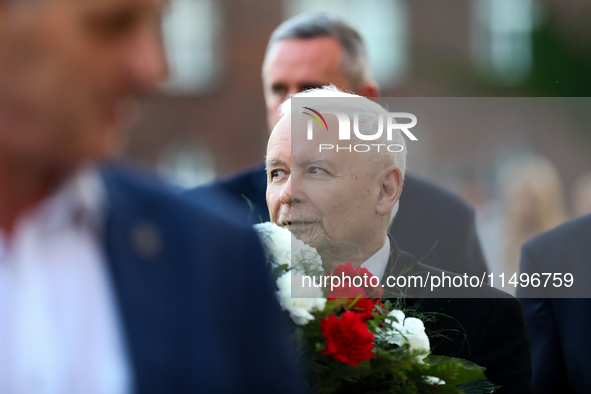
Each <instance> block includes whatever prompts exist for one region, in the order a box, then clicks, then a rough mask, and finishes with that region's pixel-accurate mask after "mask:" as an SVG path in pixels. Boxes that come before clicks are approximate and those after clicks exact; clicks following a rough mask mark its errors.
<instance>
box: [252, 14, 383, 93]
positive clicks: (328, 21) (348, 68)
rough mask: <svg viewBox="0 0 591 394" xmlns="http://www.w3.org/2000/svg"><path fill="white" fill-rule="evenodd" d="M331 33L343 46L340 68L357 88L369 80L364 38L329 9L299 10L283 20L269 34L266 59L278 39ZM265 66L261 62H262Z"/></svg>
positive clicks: (355, 88) (330, 35)
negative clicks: (300, 12)
mask: <svg viewBox="0 0 591 394" xmlns="http://www.w3.org/2000/svg"><path fill="white" fill-rule="evenodd" d="M319 37H334V38H336V39H337V40H339V43H340V44H341V48H343V59H341V71H342V72H343V75H344V76H345V77H346V78H347V80H348V81H349V84H350V85H351V89H352V90H353V91H356V90H357V89H359V88H360V87H361V86H362V85H363V84H364V83H366V82H370V81H371V75H370V67H369V60H368V57H367V50H366V48H365V44H364V42H363V39H362V38H361V36H360V35H359V33H358V32H357V30H355V29H354V28H353V27H352V26H351V25H350V24H349V23H348V22H346V21H345V20H344V19H342V18H341V17H339V16H337V15H334V14H329V13H313V14H300V15H297V16H295V17H293V18H291V19H288V20H287V21H285V22H283V23H282V24H281V25H279V27H277V29H275V31H274V32H273V34H272V35H271V38H270V40H269V44H268V45H267V52H266V54H265V62H266V59H267V57H268V56H269V53H270V52H271V50H272V49H273V47H274V46H275V44H277V43H278V42H279V41H281V40H285V39H290V38H292V39H301V40H305V39H311V38H319ZM263 69H264V65H263Z"/></svg>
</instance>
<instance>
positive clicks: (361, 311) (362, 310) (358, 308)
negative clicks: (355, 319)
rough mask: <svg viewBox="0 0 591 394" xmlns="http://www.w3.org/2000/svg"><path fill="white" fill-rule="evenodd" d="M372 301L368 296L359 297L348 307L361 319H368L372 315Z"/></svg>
mask: <svg viewBox="0 0 591 394" xmlns="http://www.w3.org/2000/svg"><path fill="white" fill-rule="evenodd" d="M373 308H374V302H373V300H370V299H368V298H360V299H358V300H357V302H355V304H354V305H353V306H351V307H350V308H349V310H350V311H351V312H355V313H357V314H358V315H359V317H360V318H361V320H362V321H364V322H365V321H368V320H369V319H371V318H372V317H373Z"/></svg>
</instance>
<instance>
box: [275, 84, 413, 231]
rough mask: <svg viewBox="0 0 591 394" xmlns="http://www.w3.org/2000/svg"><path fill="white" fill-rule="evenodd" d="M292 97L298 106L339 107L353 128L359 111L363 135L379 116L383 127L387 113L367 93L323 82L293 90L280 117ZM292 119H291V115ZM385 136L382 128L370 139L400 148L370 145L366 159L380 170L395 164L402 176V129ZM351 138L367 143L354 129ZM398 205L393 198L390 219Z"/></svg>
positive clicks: (370, 130) (285, 113)
mask: <svg viewBox="0 0 591 394" xmlns="http://www.w3.org/2000/svg"><path fill="white" fill-rule="evenodd" d="M293 99H296V100H297V105H298V107H312V108H314V109H315V110H316V111H319V112H323V111H331V110H339V111H342V112H344V113H345V114H347V116H348V117H349V119H350V120H351V131H352V128H353V119H354V116H355V114H358V117H359V132H360V133H361V134H364V135H372V134H375V133H376V130H377V129H378V125H379V122H380V117H381V118H382V121H383V123H382V126H383V127H384V128H385V127H386V119H385V118H386V115H387V114H388V111H386V110H385V109H384V107H382V106H381V105H380V104H378V103H376V102H374V101H371V100H370V99H368V98H366V97H363V96H358V95H355V94H351V93H345V92H342V91H340V90H339V89H337V88H336V87H335V86H334V85H329V86H324V87H322V88H319V89H310V90H306V91H304V92H300V93H297V94H294V95H293V96H291V97H290V98H289V99H287V100H286V101H284V102H283V104H281V106H280V107H279V111H280V113H281V117H282V118H284V117H291V116H292V110H291V107H292V103H293V101H292V100H293ZM303 115H304V113H303V111H296V113H295V114H293V116H296V117H302V116H303ZM291 120H292V121H293V118H292V119H291ZM292 132H293V129H292ZM387 137H388V135H387V133H386V131H385V130H383V132H382V135H381V136H380V137H379V138H378V139H376V140H374V141H372V142H371V144H383V145H393V144H398V145H400V146H402V151H400V152H391V151H389V150H388V149H385V148H384V147H382V148H381V149H379V151H378V149H377V148H375V147H373V146H372V150H371V151H370V152H371V153H370V152H367V155H368V159H371V160H373V161H374V162H375V168H376V170H378V171H381V170H382V169H384V168H386V167H388V166H391V165H395V166H396V167H398V168H399V169H400V171H401V172H402V175H403V176H404V174H405V172H406V143H405V140H404V136H403V135H402V131H400V130H399V129H395V130H393V131H392V139H391V140H388V139H387ZM351 142H352V143H355V144H367V142H368V141H363V140H361V139H359V138H358V137H357V136H356V135H355V133H351ZM359 154H366V153H359ZM398 206H399V203H398V202H396V204H395V205H394V207H393V208H392V214H391V216H390V222H392V220H393V219H394V216H396V212H398Z"/></svg>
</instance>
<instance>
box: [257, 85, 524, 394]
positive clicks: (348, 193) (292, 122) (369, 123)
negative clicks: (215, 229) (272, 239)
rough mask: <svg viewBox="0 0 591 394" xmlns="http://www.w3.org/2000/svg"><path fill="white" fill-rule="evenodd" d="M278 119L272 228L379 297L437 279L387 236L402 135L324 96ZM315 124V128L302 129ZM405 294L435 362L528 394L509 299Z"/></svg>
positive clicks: (375, 107) (285, 108) (271, 156)
mask: <svg viewBox="0 0 591 394" xmlns="http://www.w3.org/2000/svg"><path fill="white" fill-rule="evenodd" d="M337 111H339V112H342V113H344V114H347V115H348V116H349V118H350V119H351V120H353V122H351V126H350V127H351V128H350V129H349V130H346V129H345V130H340V127H344V126H343V125H339V122H338V120H337V116H334V115H332V114H331V112H332V113H333V114H334V113H335V112H337ZM355 113H357V114H358V116H357V117H356V116H355ZM281 114H282V118H281V120H280V121H279V122H278V124H277V126H276V127H275V128H274V129H273V132H272V133H271V136H270V138H269V142H268V146H267V158H266V166H267V203H268V206H269V214H270V217H271V220H272V221H273V222H274V223H278V224H283V225H287V226H288V227H289V229H290V230H291V231H292V232H293V233H294V234H295V235H296V237H298V238H300V239H302V240H303V241H304V242H306V243H309V244H310V245H312V246H315V247H316V248H317V249H318V250H319V252H320V253H321V255H322V256H323V261H324V263H325V264H327V265H329V266H334V265H336V264H339V263H343V262H351V263H352V264H353V266H359V265H361V266H362V267H364V268H367V269H368V270H369V271H370V272H371V273H372V274H373V275H375V276H377V277H378V278H379V279H380V281H381V283H382V285H385V290H386V291H387V290H388V287H387V283H386V278H387V277H388V276H390V275H393V274H400V273H403V272H404V273H405V274H412V275H419V276H422V277H425V276H427V275H431V276H433V275H438V276H441V274H442V273H443V271H441V270H439V269H436V268H433V267H429V266H426V265H423V264H420V263H418V262H417V261H416V259H415V258H414V257H413V256H411V255H409V254H408V253H405V252H403V251H401V250H400V249H399V248H398V246H397V245H396V242H395V240H394V239H393V238H392V237H391V236H389V235H388V227H389V224H390V221H391V220H392V219H393V217H394V216H395V214H396V210H397V208H398V200H399V198H400V194H401V192H402V187H403V181H404V172H405V161H406V148H405V142H404V137H403V136H402V133H401V132H400V130H397V129H394V130H393V133H392V135H391V138H388V137H389V135H388V134H389V133H388V132H387V130H386V129H387V127H386V124H387V122H386V120H385V119H384V117H385V116H386V115H387V112H386V111H385V110H384V109H383V108H382V107H381V106H380V105H379V104H377V103H374V102H372V101H370V100H368V99H366V98H364V97H360V96H356V95H353V94H348V93H343V92H340V91H338V90H337V89H336V88H334V87H325V88H322V89H314V90H309V91H306V92H303V93H298V94H296V95H294V96H293V97H292V98H290V99H289V100H287V101H286V102H285V103H284V104H282V106H281ZM323 114H324V116H321V115H323ZM312 115H314V117H316V119H317V120H318V122H316V121H314V120H312V121H311V122H309V119H312ZM320 117H321V119H318V118H320ZM379 117H382V121H383V123H382V127H383V129H382V135H381V137H380V138H379V139H378V140H376V141H371V142H370V141H367V140H364V139H363V138H362V137H363V136H364V135H365V136H367V135H371V134H376V128H377V129H378V130H379V127H380V122H379V121H378V119H379ZM355 119H356V120H355ZM356 124H357V126H358V129H357V130H356ZM340 131H344V132H345V134H346V133H347V132H350V133H351V139H350V140H344V139H339V138H338V137H339V132H340ZM377 134H379V131H378V132H377ZM360 136H361V137H360ZM330 146H333V147H334V148H330ZM337 146H338V148H339V149H337ZM367 147H369V148H370V149H369V150H368V149H367ZM366 150H367V152H365V151H366ZM445 274H446V275H449V276H452V277H457V275H456V274H453V273H450V272H445ZM407 290H410V293H409V294H412V295H413V296H414V298H408V299H406V303H407V306H408V307H411V308H412V307H416V308H418V311H419V312H435V313H436V314H437V319H436V321H431V322H427V324H426V326H427V328H428V329H430V330H432V331H436V332H440V333H443V334H444V335H443V336H441V337H439V338H435V339H434V340H433V344H432V348H433V353H434V354H439V355H447V356H456V357H461V358H465V359H468V360H471V361H473V362H475V363H477V364H479V365H481V366H484V367H486V368H487V371H486V375H487V377H488V378H489V379H490V380H491V381H493V382H494V383H497V384H501V385H503V386H504V389H502V391H501V392H507V393H528V392H531V388H530V378H531V358H530V348H529V340H528V335H527V329H526V326H525V321H524V316H523V311H522V309H521V306H520V304H519V302H518V301H517V300H516V299H515V298H513V297H511V296H509V295H508V294H506V293H503V292H501V291H499V290H496V289H493V288H490V287H488V286H486V285H484V286H483V287H479V288H476V289H461V290H459V289H458V291H455V292H443V291H438V292H436V293H429V292H428V291H427V290H428V289H427V290H425V289H407ZM397 295H399V294H397ZM407 295H408V294H407ZM442 295H445V297H446V298H442V297H441V296H442ZM450 296H453V297H454V298H447V297H450ZM456 297H457V298H456ZM503 390H504V391H503Z"/></svg>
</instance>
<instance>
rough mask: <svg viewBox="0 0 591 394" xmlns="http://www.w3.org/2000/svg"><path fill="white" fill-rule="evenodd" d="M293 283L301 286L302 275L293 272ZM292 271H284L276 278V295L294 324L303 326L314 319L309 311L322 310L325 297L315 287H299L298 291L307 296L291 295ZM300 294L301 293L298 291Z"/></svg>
mask: <svg viewBox="0 0 591 394" xmlns="http://www.w3.org/2000/svg"><path fill="white" fill-rule="evenodd" d="M293 275H294V278H293V281H294V284H295V285H296V286H297V285H299V286H300V287H301V283H302V276H301V275H299V274H295V273H294V274H293ZM291 284H292V273H290V272H286V273H284V274H283V275H281V276H280V277H279V278H278V279H277V287H278V288H279V290H278V291H277V296H278V299H279V304H281V308H283V310H285V311H287V312H289V315H290V317H291V319H292V320H293V321H294V323H295V324H297V325H300V326H303V325H306V324H308V323H309V322H310V321H312V320H314V316H312V314H311V313H310V312H312V311H313V310H319V311H321V310H323V309H324V306H325V305H326V298H323V297H322V290H321V289H320V288H317V287H305V288H300V289H299V291H300V292H303V295H305V296H306V297H309V298H292V297H291ZM299 294H302V293H299Z"/></svg>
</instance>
